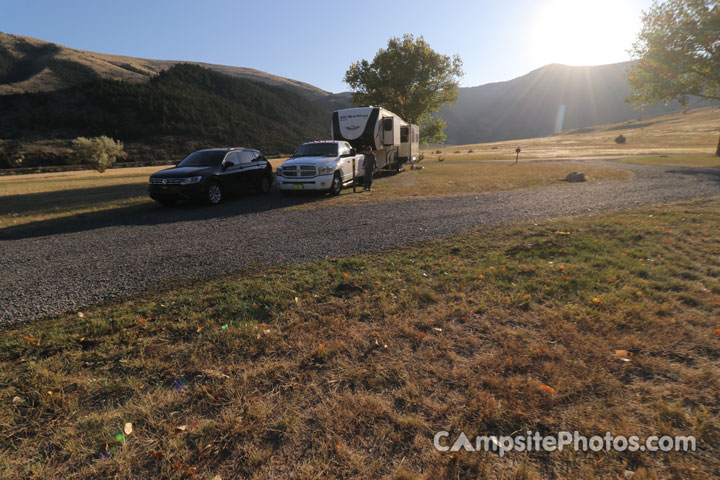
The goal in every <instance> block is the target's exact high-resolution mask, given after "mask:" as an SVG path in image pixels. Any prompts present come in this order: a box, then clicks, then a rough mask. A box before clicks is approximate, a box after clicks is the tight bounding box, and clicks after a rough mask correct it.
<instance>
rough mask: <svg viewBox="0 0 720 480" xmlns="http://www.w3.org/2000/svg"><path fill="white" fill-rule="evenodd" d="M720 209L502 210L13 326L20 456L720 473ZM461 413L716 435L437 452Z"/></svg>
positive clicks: (299, 468) (423, 474)
mask: <svg viewBox="0 0 720 480" xmlns="http://www.w3.org/2000/svg"><path fill="white" fill-rule="evenodd" d="M718 211H720V199H713V200H704V201H695V202H686V203H681V204H674V205H671V206H664V207H657V208H643V209H640V210H634V211H627V212H624V213H619V214H615V215H603V216H594V217H589V218H582V219H574V220H559V221H553V222H547V223H542V224H539V225H521V226H516V227H510V228H503V229H498V230H494V229H493V230H490V229H482V230H480V231H477V232H471V233H466V234H463V235H458V236H454V237H451V238H447V239H443V240H438V241H432V242H424V243H420V244H415V245H412V246H409V247H405V248H402V249H397V248H396V249H392V250H387V251H384V252H379V253H373V254H367V255H359V256H354V257H349V258H340V259H335V260H327V261H322V262H314V263H310V264H306V265H300V266H294V267H283V268H268V269H265V270H262V271H248V272H244V273H243V274H241V275H238V276H235V277H231V278H226V279H221V280H217V281H212V282H206V283H199V284H197V285H192V286H179V287H177V288H175V289H171V290H164V291H159V292H154V293H149V294H145V295H140V296H136V297H133V298H131V299H128V300H125V301H122V302H119V303H112V304H107V305H104V306H98V307H93V308H89V309H86V310H84V311H83V312H82V313H80V312H75V313H72V314H68V315H64V316H60V317H57V318H52V319H47V320H44V321H40V322H37V323H35V324H32V325H26V326H15V327H9V328H5V329H4V331H3V335H2V337H1V338H0V401H1V402H2V404H3V408H2V409H0V425H1V426H2V428H0V472H2V476H3V477H5V478H64V477H72V478H107V477H120V478H188V477H194V476H197V477H198V478H213V477H214V476H215V475H220V477H221V478H303V479H305V478H308V479H309V478H328V477H329V478H398V479H399V478H402V479H426V478H427V479H455V478H531V479H535V478H558V477H563V478H576V479H595V478H616V477H620V478H622V477H623V475H624V472H625V471H626V470H630V471H641V469H644V470H645V471H646V472H649V473H648V475H657V478H674V477H682V478H697V479H702V478H711V477H712V476H713V475H714V473H715V472H717V471H718V469H720V460H719V459H720V450H719V447H718V445H720V442H719V440H720V421H719V420H718V413H720V412H718V405H720V402H719V401H718V400H719V399H718V392H720V373H719V372H720V370H719V369H718V367H720V336H718V331H717V330H716V329H718V328H720V281H719V278H720V256H719V254H720V236H718V234H717V233H718V231H720V215H718ZM616 350H627V351H628V352H629V357H628V358H627V359H626V360H629V361H624V360H622V359H621V358H619V357H618V356H617V355H616V353H615V351H616ZM543 386H546V387H550V389H548V388H544V387H543ZM126 423H132V425H133V432H132V433H131V434H129V435H123V436H118V434H119V433H121V432H122V430H123V428H124V425H125V424H126ZM440 430H449V431H452V432H454V433H455V434H457V433H458V432H460V431H464V432H466V433H467V434H468V435H472V436H474V435H485V434H488V435H490V434H495V435H510V434H516V433H517V432H525V431H527V430H531V431H539V432H541V433H543V434H557V432H559V431H564V430H569V431H573V430H578V431H579V432H580V433H582V434H584V435H587V436H592V435H604V434H605V432H606V431H611V432H613V433H615V434H618V435H620V434H622V435H638V436H640V437H641V438H643V437H647V436H649V435H694V436H696V438H697V441H698V447H699V448H698V451H697V452H694V453H682V452H670V453H664V454H659V453H655V454H650V453H629V452H625V453H618V452H604V451H603V452H597V453H575V452H572V451H568V450H565V451H563V452H554V453H537V452H532V453H527V452H524V453H519V452H515V453H510V454H508V455H506V456H505V457H504V458H500V457H498V456H496V455H493V454H484V453H468V452H464V451H461V452H459V454H453V453H452V452H437V451H435V450H434V448H433V446H432V439H433V435H434V433H435V432H437V431H440ZM641 475H642V474H641ZM645 478H654V477H652V476H649V477H645Z"/></svg>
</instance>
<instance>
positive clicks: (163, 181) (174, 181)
mask: <svg viewBox="0 0 720 480" xmlns="http://www.w3.org/2000/svg"><path fill="white" fill-rule="evenodd" d="M181 182H182V178H151V179H150V183H151V184H153V185H180V183H181Z"/></svg>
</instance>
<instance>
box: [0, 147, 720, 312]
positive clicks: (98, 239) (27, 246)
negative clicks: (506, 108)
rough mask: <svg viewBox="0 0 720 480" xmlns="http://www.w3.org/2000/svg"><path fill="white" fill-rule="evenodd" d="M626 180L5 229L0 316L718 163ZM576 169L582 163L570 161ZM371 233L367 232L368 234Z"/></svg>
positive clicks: (699, 186)
mask: <svg viewBox="0 0 720 480" xmlns="http://www.w3.org/2000/svg"><path fill="white" fill-rule="evenodd" d="M578 163H579V165H578V167H577V168H576V169H577V170H579V171H582V165H583V164H585V165H587V164H593V165H605V166H612V167H615V168H623V169H627V170H630V171H633V172H634V173H635V174H636V177H635V178H634V179H632V180H627V181H616V182H605V183H584V184H573V185H558V186H554V187H549V188H542V189H535V190H516V191H510V192H498V193H488V194H480V195H477V194H476V195H465V196H460V197H449V198H436V199H426V200H408V201H401V202H392V203H384V204H377V205H358V206H344V207H323V208H320V209H314V210H306V211H287V210H286V209H283V208H282V207H285V206H288V205H290V204H293V203H298V202H300V201H303V200H302V198H300V199H293V198H291V199H287V198H284V197H281V196H280V195H279V194H277V193H276V192H275V193H272V194H270V195H267V196H248V197H244V198H239V199H234V200H230V201H228V202H227V203H225V204H224V205H221V206H219V207H215V208H204V207H193V206H185V207H178V208H171V209H163V208H161V207H155V206H153V207H147V206H145V207H142V208H140V209H138V208H136V207H132V208H128V209H120V210H117V211H113V212H110V213H108V212H105V213H102V214H91V215H86V216H81V217H79V218H76V219H74V220H72V221H68V220H62V221H48V222H42V224H40V225H33V226H32V227H13V228H6V229H3V230H0V252H2V253H1V254H0V272H2V275H1V276H0V319H1V321H2V322H17V321H30V320H34V319H37V318H40V317H42V316H45V315H51V314H59V313H62V312H66V311H72V310H76V309H79V308H82V307H85V306H88V305H92V304H95V303H98V302H101V301H103V300H108V299H112V298H118V297H123V296H126V295H128V294H132V293H136V292H142V291H144V290H146V289H148V288H152V287H154V286H158V285H163V284H165V285H166V284H168V283H169V282H172V281H173V280H174V279H175V280H176V279H191V280H192V279H201V278H207V277H212V276H216V275H221V274H228V273H232V272H237V271H238V270H241V269H243V268H247V267H251V266H259V265H268V264H294V263H301V262H308V261H311V260H316V259H321V258H325V257H337V256H343V255H349V254H354V253H359V252H364V251H368V250H376V249H381V248H386V247H390V246H399V245H403V244H407V243H409V242H414V241H418V240H424V239H429V238H436V237H441V236H446V235H450V234H453V233H456V232H459V231H461V230H465V229H468V228H472V227H476V226H478V225H500V224H506V223H514V222H525V221H537V220H542V219H548V218H557V217H568V216H577V215H583V214H587V213H588V212H599V211H607V210H615V209H622V208H631V207H636V206H639V205H647V204H654V203H661V202H669V201H675V200H683V199H691V198H698V197H709V196H714V195H720V169H710V168H707V169H705V168H684V167H668V166H647V165H631V164H618V163H614V162H610V161H603V160H583V161H581V162H578ZM573 168H575V167H573ZM367 239H370V241H367Z"/></svg>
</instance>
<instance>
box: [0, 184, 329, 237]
mask: <svg viewBox="0 0 720 480" xmlns="http://www.w3.org/2000/svg"><path fill="white" fill-rule="evenodd" d="M143 195H147V187H145V186H142V185H141V186H136V185H112V186H106V187H93V188H84V189H74V190H72V191H68V190H65V191H58V192H45V193H32V194H25V195H11V196H6V197H0V215H11V214H13V213H18V214H24V215H27V214H30V213H33V212H39V213H41V212H46V211H48V210H49V209H51V208H53V206H57V207H59V208H62V209H63V210H71V209H73V208H79V207H81V206H87V205H89V206H92V205H93V201H99V200H104V201H107V200H118V201H122V200H126V199H130V198H137V197H138V196H143ZM88 199H90V201H88ZM321 199H322V194H318V193H310V192H305V193H303V194H293V195H288V196H285V195H281V194H280V192H279V191H278V190H277V189H275V188H273V189H272V190H271V191H270V193H267V194H257V193H243V194H238V195H233V196H229V197H228V198H227V200H226V201H225V202H223V203H222V204H220V205H217V206H213V207H211V206H207V205H203V204H200V203H195V202H189V201H188V202H179V203H178V204H177V205H176V206H173V207H163V206H161V205H159V204H157V203H155V202H153V201H152V200H150V198H149V197H148V202H147V203H143V204H141V205H132V206H127V207H119V208H110V209H106V210H100V211H95V212H89V213H77V214H71V215H67V216H64V217H61V218H54V219H49V220H40V221H36V222H30V223H26V224H23V225H17V226H10V227H6V228H2V229H0V240H20V239H25V238H34V237H42V236H48V235H57V234H64V233H75V232H81V231H86V230H94V229H98V228H104V227H113V226H140V225H158V224H163V223H175V222H192V221H198V220H209V219H217V218H229V217H235V216H238V215H248V214H253V213H260V212H266V211H270V210H276V209H280V208H287V207H292V206H295V205H301V204H305V203H311V202H316V201H319V200H321Z"/></svg>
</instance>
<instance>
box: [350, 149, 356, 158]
mask: <svg viewBox="0 0 720 480" xmlns="http://www.w3.org/2000/svg"><path fill="white" fill-rule="evenodd" d="M355 155H357V151H355V149H354V148H351V149H350V156H351V157H354V156H355Z"/></svg>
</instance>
